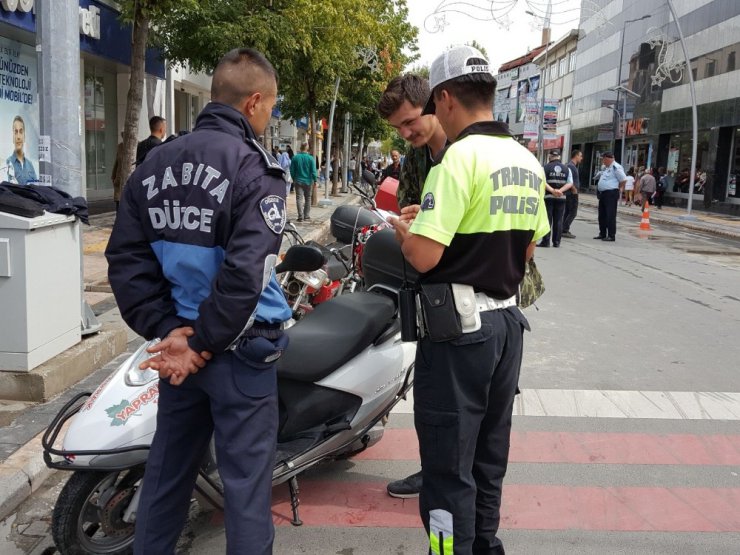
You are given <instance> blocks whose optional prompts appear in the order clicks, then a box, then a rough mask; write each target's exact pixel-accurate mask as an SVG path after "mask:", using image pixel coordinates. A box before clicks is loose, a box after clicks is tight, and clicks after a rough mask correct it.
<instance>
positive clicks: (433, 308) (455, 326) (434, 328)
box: [419, 283, 462, 343]
mask: <svg viewBox="0 0 740 555" xmlns="http://www.w3.org/2000/svg"><path fill="white" fill-rule="evenodd" d="M419 302H420V304H421V312H422V314H423V316H424V327H425V328H426V333H427V335H428V336H429V339H431V340H432V341H434V342H435V343H439V342H442V341H450V340H451V339H457V338H458V337H460V336H461V335H462V325H461V324H460V315H459V314H458V313H457V309H456V308H455V301H454V299H453V297H452V287H451V286H450V284H449V283H425V284H422V285H421V291H420V292H419Z"/></svg>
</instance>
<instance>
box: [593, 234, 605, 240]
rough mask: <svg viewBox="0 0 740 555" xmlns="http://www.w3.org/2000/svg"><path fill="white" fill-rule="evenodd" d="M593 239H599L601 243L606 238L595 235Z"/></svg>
mask: <svg viewBox="0 0 740 555" xmlns="http://www.w3.org/2000/svg"><path fill="white" fill-rule="evenodd" d="M594 239H600V240H602V241H603V240H604V239H606V237H604V236H603V235H597V236H596V237H594Z"/></svg>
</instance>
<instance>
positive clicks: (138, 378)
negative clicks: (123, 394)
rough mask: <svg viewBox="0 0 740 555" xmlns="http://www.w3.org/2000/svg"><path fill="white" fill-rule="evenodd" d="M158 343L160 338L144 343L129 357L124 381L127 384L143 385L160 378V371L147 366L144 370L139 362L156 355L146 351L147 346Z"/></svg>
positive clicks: (131, 385) (132, 385) (133, 385)
mask: <svg viewBox="0 0 740 555" xmlns="http://www.w3.org/2000/svg"><path fill="white" fill-rule="evenodd" d="M157 343H159V339H153V340H151V341H148V342H146V343H144V344H143V345H142V346H141V347H139V349H138V350H137V351H136V352H135V353H134V354H133V355H131V358H129V359H128V361H127V363H126V364H128V368H127V369H126V372H125V373H124V382H125V383H126V385H128V386H130V387H141V386H142V385H146V384H148V383H149V382H153V381H154V380H157V379H159V372H157V371H156V370H152V369H151V368H145V369H144V370H142V369H141V368H139V364H141V363H142V362H144V361H145V360H147V359H148V358H151V357H152V356H154V355H152V354H151V353H147V352H146V349H147V347H150V346H152V345H155V344H157Z"/></svg>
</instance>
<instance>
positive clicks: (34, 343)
mask: <svg viewBox="0 0 740 555" xmlns="http://www.w3.org/2000/svg"><path fill="white" fill-rule="evenodd" d="M79 237H80V234H79V223H78V222H77V221H76V218H75V217H74V216H65V215H61V214H49V213H44V215H43V216H39V217H37V218H24V217H22V216H15V215H13V214H6V213H4V212H0V370H13V371H20V372H28V371H30V370H32V369H33V368H35V367H36V366H38V365H39V364H42V363H44V362H46V361H47V360H49V359H50V358H52V357H54V356H56V355H57V354H59V353H61V352H62V351H64V350H66V349H68V348H69V347H71V346H73V345H76V344H77V343H79V342H80V303H81V302H82V299H81V295H82V292H81V289H82V288H81V283H80V279H81V278H80V244H79V240H80V239H79Z"/></svg>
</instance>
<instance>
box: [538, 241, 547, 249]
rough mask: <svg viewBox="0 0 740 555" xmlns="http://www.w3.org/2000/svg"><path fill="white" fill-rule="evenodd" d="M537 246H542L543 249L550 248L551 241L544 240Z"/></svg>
mask: <svg viewBox="0 0 740 555" xmlns="http://www.w3.org/2000/svg"><path fill="white" fill-rule="evenodd" d="M537 246H538V247H539V248H541V249H549V248H550V243H542V242H540V243H539V244H538V245H537Z"/></svg>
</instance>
